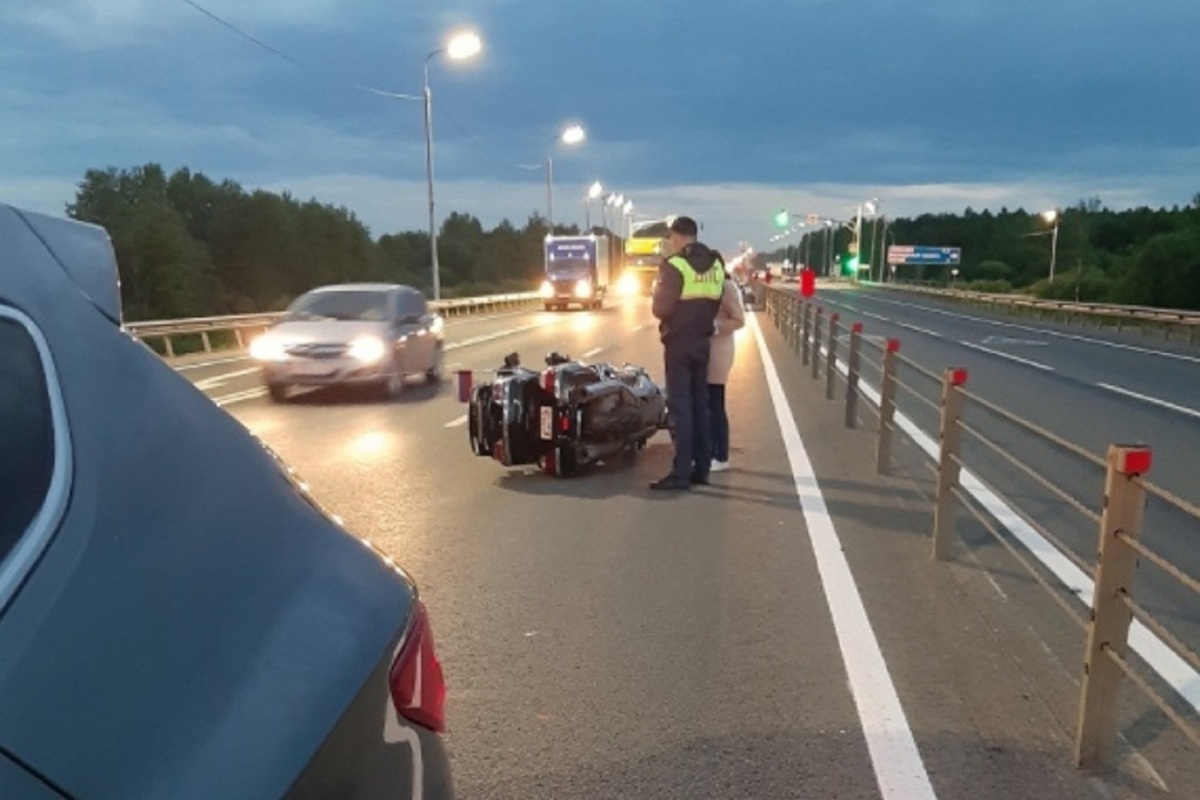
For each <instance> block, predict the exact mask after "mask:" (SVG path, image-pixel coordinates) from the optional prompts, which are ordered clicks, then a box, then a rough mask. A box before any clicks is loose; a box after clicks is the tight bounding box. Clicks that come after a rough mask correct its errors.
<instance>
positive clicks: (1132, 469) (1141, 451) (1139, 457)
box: [1120, 447, 1154, 475]
mask: <svg viewBox="0 0 1200 800" xmlns="http://www.w3.org/2000/svg"><path fill="white" fill-rule="evenodd" d="M1153 461H1154V458H1153V453H1152V452H1151V450H1150V448H1149V447H1139V448H1136V449H1132V450H1126V451H1125V463H1124V464H1122V465H1121V466H1120V470H1121V472H1122V473H1124V474H1125V475H1141V474H1143V473H1146V472H1149V471H1150V465H1151V463H1153Z"/></svg>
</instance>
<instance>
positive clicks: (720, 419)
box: [708, 279, 746, 472]
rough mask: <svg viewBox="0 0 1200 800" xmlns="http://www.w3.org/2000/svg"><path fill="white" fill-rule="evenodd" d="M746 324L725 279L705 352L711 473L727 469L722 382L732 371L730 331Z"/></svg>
mask: <svg viewBox="0 0 1200 800" xmlns="http://www.w3.org/2000/svg"><path fill="white" fill-rule="evenodd" d="M745 324H746V312H745V310H744V309H743V308H742V293H741V292H740V291H738V287H737V284H736V283H734V282H733V281H732V280H729V279H726V281H725V286H724V288H723V289H722V291H721V305H720V308H718V310H717V318H716V319H715V320H713V336H712V342H711V344H710V345H709V353H708V405H709V414H710V419H711V420H712V435H711V439H712V467H711V469H710V471H711V472H724V471H725V470H727V469H729V415H728V414H727V413H726V412H725V383H726V382H727V381H728V380H729V371H730V370H731V369H733V354H734V342H733V332H734V331H736V330H737V329H738V328H740V327H742V326H743V325H745Z"/></svg>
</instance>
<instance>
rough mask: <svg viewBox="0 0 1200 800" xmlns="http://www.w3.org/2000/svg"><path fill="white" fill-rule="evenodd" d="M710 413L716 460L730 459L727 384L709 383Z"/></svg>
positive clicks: (713, 454)
mask: <svg viewBox="0 0 1200 800" xmlns="http://www.w3.org/2000/svg"><path fill="white" fill-rule="evenodd" d="M708 414H709V418H710V419H711V420H712V432H711V434H710V435H709V439H710V441H711V444H712V457H713V460H714V461H728V460H729V415H728V414H726V413H725V384H723V383H710V384H709V385H708Z"/></svg>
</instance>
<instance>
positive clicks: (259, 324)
mask: <svg viewBox="0 0 1200 800" xmlns="http://www.w3.org/2000/svg"><path fill="white" fill-rule="evenodd" d="M535 302H537V303H540V302H541V296H540V295H539V294H538V293H537V292H520V293H510V294H493V295H485V296H481V297H460V298H455V299H452V300H433V301H430V303H429V307H430V308H431V309H433V310H435V311H438V312H439V313H441V314H442V315H443V316H448V317H456V316H462V315H465V314H473V313H476V312H480V311H495V310H498V309H506V308H519V307H521V306H525V305H529V304H532V303H535ZM281 316H283V313H282V312H274V313H266V314H232V315H228V316H222V317H190V318H187V319H166V320H150V321H145V322H127V323H125V324H124V325H123V326H122V328H123V329H124V330H125V331H126V332H127V333H129V334H130V335H131V336H133V337H135V338H137V339H140V340H142V341H146V340H148V339H150V340H159V341H161V342H162V343H163V350H164V351H165V353H166V355H167V357H168V358H173V357H174V356H175V345H174V342H173V338H174V337H176V336H199V337H200V340H201V343H202V345H203V347H204V352H206V353H211V352H213V349H214V348H213V336H212V334H214V333H229V334H232V339H233V342H234V346H235V347H236V348H238V349H244V348H245V346H246V340H245V336H246V334H247V333H253V332H255V331H261V330H264V329H266V328H268V327H270V326H271V325H272V324H274V323H275V322H276V321H277V320H278V319H279V318H280V317H281Z"/></svg>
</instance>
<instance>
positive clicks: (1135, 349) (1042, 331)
mask: <svg viewBox="0 0 1200 800" xmlns="http://www.w3.org/2000/svg"><path fill="white" fill-rule="evenodd" d="M874 299H877V300H879V302H881V303H890V304H892V305H897V306H902V307H904V308H917V309H920V310H922V311H928V312H929V313H931V314H941V315H943V316H946V317H956V318H958V319H965V320H968V321H970V322H980V323H983V324H985V325H994V326H996V327H998V328H1012V329H1013V330H1018V331H1028V332H1029V333H1035V334H1037V335H1038V336H1055V337H1058V338H1059V339H1071V340H1073V341H1076V342H1083V343H1084V344H1094V345H1099V346H1101V347H1111V348H1113V349H1114V350H1128V351H1130V352H1131V353H1144V354H1146V355H1152V356H1159V357H1160V358H1171V359H1175V360H1176V361H1187V362H1190V363H1192V364H1200V357H1197V356H1189V355H1184V354H1182V353H1169V352H1166V351H1164V350H1151V349H1150V348H1149V347H1139V346H1137V345H1133V344H1122V343H1121V342H1107V341H1105V340H1103V339H1093V338H1091V337H1089V336H1081V335H1080V334H1077V333H1063V332H1062V331H1055V330H1049V329H1047V328H1035V327H1033V326H1030V325H1018V324H1017V323H1015V322H998V321H996V320H994V319H986V318H983V317H972V316H970V315H969V314H958V313H956V312H953V311H946V310H945V309H941V308H931V307H929V306H923V305H918V304H916V303H902V302H900V301H899V300H886V299H884V298H874Z"/></svg>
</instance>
